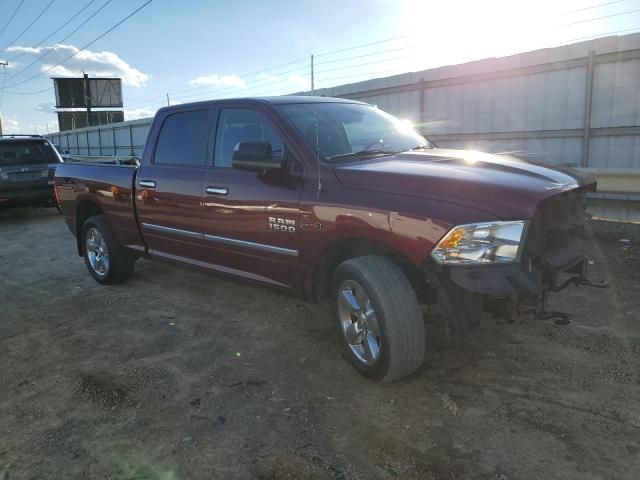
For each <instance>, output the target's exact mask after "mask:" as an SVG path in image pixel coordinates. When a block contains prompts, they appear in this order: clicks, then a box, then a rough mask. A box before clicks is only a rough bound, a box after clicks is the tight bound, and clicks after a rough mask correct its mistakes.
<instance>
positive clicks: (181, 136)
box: [154, 110, 210, 166]
mask: <svg viewBox="0 0 640 480" xmlns="http://www.w3.org/2000/svg"><path fill="white" fill-rule="evenodd" d="M209 126H210V122H209V111H208V110H194V111H191V112H179V113H174V114H172V115H169V116H168V117H167V118H166V119H165V121H164V123H163V124H162V128H161V129H160V135H159V136H158V143H157V145H156V153H155V159H154V163H156V164H166V165H191V166H200V165H204V161H205V157H206V155H207V139H208V138H209Z"/></svg>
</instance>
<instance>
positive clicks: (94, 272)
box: [82, 215, 135, 285]
mask: <svg viewBox="0 0 640 480" xmlns="http://www.w3.org/2000/svg"><path fill="white" fill-rule="evenodd" d="M82 250H83V254H84V261H85V264H86V265H87V269H88V270H89V273H90V274H91V276H92V277H93V278H94V279H96V281H98V282H100V283H103V284H105V285H113V284H116V283H122V282H124V281H126V280H127V279H128V278H129V277H131V275H132V274H133V267H134V263H135V258H134V257H133V256H132V255H131V254H130V253H129V252H127V251H126V250H125V249H124V248H122V246H121V245H120V244H119V243H118V241H117V240H116V237H115V235H114V234H113V232H112V231H111V228H110V227H109V225H108V224H107V222H106V221H105V218H104V215H96V216H94V217H91V218H89V219H87V221H86V222H84V225H83V227H82Z"/></svg>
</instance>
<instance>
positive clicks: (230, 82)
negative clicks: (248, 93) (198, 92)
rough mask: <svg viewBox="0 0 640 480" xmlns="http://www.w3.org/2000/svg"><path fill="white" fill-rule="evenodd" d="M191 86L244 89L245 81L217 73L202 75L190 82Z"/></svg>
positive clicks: (236, 76)
mask: <svg viewBox="0 0 640 480" xmlns="http://www.w3.org/2000/svg"><path fill="white" fill-rule="evenodd" d="M189 85H193V86H196V87H200V86H205V85H207V86H208V85H213V86H218V85H219V86H223V87H244V85H245V81H244V80H243V79H241V78H240V77H239V76H238V75H218V74H217V73H211V74H209V75H202V76H200V77H197V78H194V79H193V80H190V81H189Z"/></svg>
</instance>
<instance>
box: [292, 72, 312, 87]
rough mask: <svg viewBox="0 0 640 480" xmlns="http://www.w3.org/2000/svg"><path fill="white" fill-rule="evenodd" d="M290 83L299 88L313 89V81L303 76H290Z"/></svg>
mask: <svg viewBox="0 0 640 480" xmlns="http://www.w3.org/2000/svg"><path fill="white" fill-rule="evenodd" d="M287 80H288V82H289V83H292V84H294V85H296V86H298V87H303V88H307V89H308V88H311V79H310V78H309V77H303V76H302V75H289V78H288V79H287Z"/></svg>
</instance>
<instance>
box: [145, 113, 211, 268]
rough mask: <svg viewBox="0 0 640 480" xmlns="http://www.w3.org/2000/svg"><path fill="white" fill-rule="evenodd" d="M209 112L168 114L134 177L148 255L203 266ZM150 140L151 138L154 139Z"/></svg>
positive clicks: (209, 128) (208, 156) (209, 126)
mask: <svg viewBox="0 0 640 480" xmlns="http://www.w3.org/2000/svg"><path fill="white" fill-rule="evenodd" d="M211 120H212V110H211V109H210V108H201V109H193V108H188V109H183V110H177V111H173V112H171V113H169V114H168V115H167V116H166V117H165V118H164V120H163V121H162V125H161V126H160V127H159V128H160V131H159V134H158V136H157V141H156V144H155V148H154V149H153V151H152V152H151V155H150V156H149V157H148V160H147V159H145V162H143V164H142V165H141V167H140V169H139V170H138V174H137V176H136V207H137V212H138V221H139V222H140V226H141V228H142V230H143V233H144V238H145V241H146V243H147V245H148V247H149V250H150V253H151V254H153V255H159V256H163V257H167V258H173V259H176V260H180V261H186V262H190V261H191V262H190V263H193V261H196V262H197V261H202V260H203V257H204V250H205V248H204V246H203V240H202V225H203V219H202V212H203V208H202V196H201V194H202V192H201V187H202V174H203V172H204V164H205V159H206V158H210V155H208V152H209V136H210V135H209V134H210V130H211ZM150 137H151V136H150Z"/></svg>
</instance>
